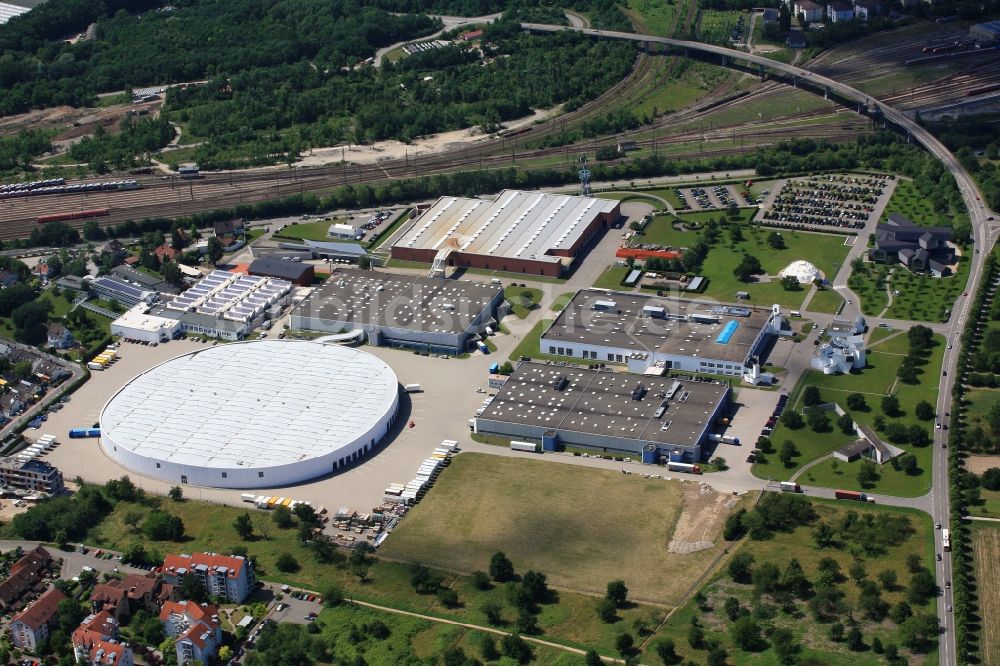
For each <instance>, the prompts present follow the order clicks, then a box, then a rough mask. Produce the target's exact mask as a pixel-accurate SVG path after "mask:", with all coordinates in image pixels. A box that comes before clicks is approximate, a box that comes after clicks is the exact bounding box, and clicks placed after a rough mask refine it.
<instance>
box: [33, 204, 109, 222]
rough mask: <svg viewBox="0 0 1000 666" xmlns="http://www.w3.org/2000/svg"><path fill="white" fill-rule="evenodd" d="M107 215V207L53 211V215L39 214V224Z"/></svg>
mask: <svg viewBox="0 0 1000 666" xmlns="http://www.w3.org/2000/svg"><path fill="white" fill-rule="evenodd" d="M106 215H108V209H107V208H92V209H90V210H75V211H73V212H71V213H52V214H51V215H39V216H38V224H45V223H46V222H65V221H67V220H86V219H88V218H91V217H105V216H106Z"/></svg>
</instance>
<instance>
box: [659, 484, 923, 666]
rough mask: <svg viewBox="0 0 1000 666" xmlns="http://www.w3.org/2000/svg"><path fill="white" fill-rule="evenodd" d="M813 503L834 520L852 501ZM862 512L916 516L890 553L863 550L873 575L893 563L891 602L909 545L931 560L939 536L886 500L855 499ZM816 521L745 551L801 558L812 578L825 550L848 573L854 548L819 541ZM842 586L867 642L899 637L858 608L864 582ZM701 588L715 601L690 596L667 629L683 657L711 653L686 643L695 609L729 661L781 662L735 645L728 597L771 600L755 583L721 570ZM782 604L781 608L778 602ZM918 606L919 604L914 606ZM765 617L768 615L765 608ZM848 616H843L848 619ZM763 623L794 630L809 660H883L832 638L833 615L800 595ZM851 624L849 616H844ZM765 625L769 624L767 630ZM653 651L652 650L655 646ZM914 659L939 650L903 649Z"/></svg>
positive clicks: (748, 602) (853, 663)
mask: <svg viewBox="0 0 1000 666" xmlns="http://www.w3.org/2000/svg"><path fill="white" fill-rule="evenodd" d="M812 503H813V507H814V508H815V509H816V512H817V513H818V514H819V520H822V521H824V522H826V523H828V524H836V523H837V522H838V521H840V520H842V519H843V518H844V517H845V515H846V514H847V512H848V508H846V507H841V506H837V505H835V504H834V503H833V502H832V501H823V500H818V501H817V500H813V502H812ZM850 508H851V509H853V510H855V511H858V512H859V513H862V514H869V513H871V514H874V513H876V512H878V511H888V512H892V513H902V514H904V515H907V516H908V517H909V518H910V521H911V525H912V526H913V527H914V528H915V532H914V533H913V534H911V535H910V536H909V537H908V538H907V539H905V540H904V541H902V542H901V543H899V544H897V545H896V546H895V547H892V548H890V549H888V550H887V551H886V552H885V553H884V554H882V555H878V556H867V557H865V556H862V557H861V558H860V559H861V561H862V562H863V564H864V566H865V568H866V570H867V574H868V577H869V579H874V577H875V576H877V575H878V573H879V572H881V571H883V570H888V569H892V570H894V571H895V572H896V573H897V575H898V585H897V586H896V588H895V589H893V590H891V591H889V590H883V593H882V598H883V599H884V600H885V601H887V602H890V603H895V602H897V601H899V600H901V599H903V598H904V596H905V594H904V592H903V586H905V585H906V584H907V581H908V580H909V576H910V574H909V571H908V569H907V567H906V564H905V558H906V556H907V555H908V554H909V553H912V552H916V553H918V554H920V555H921V556H922V557H923V558H924V563H925V566H928V567H930V566H931V565H932V562H933V561H932V558H933V539H932V538H931V532H932V531H933V530H932V527H931V525H930V519H929V518H928V517H927V516H926V515H924V514H921V513H919V512H916V511H909V510H906V509H896V508H894V507H883V508H881V509H871V508H867V507H850ZM811 531H812V528H811V527H800V528H797V529H795V530H794V531H790V532H778V533H776V534H775V535H774V537H773V538H771V539H768V540H763V541H746V542H745V543H743V544H742V545H740V546H739V548H740V552H747V553H750V554H751V555H752V556H753V557H754V560H755V562H756V563H757V564H760V563H763V562H772V563H774V564H776V565H777V566H778V567H779V568H780V569H784V567H785V565H786V564H787V563H788V561H789V560H790V559H792V558H795V559H797V560H798V561H799V563H800V564H801V565H802V569H803V571H804V573H805V575H806V577H807V578H809V579H810V580H815V579H816V577H817V573H818V571H817V565H818V562H819V560H820V558H822V557H831V558H833V559H834V560H836V561H837V563H838V564H839V565H840V568H841V570H842V571H843V573H844V574H845V575H846V574H847V571H848V569H849V568H850V566H851V564H853V562H854V558H853V557H852V555H851V554H850V553H849V552H848V550H849V549H848V548H828V549H823V550H820V549H817V548H816V547H815V546H814V543H813V540H812V538H811V536H810V532H811ZM837 587H838V589H840V590H842V591H843V592H844V594H845V597H844V601H845V603H846V604H847V605H848V606H849V607H850V606H853V607H854V608H855V610H854V612H853V617H854V619H855V620H856V621H858V622H859V623H860V624H859V627H860V628H861V630H862V633H863V635H864V641H865V643H866V644H867V645H870V644H871V640H872V637H873V636H878V637H879V639H880V640H881V641H882V642H883V643H889V642H892V643H896V644H897V645H898V643H899V640H898V638H897V637H896V633H897V632H896V628H895V625H894V624H893V623H892V622H891V621H889V620H886V621H884V622H882V623H874V622H872V621H870V620H866V619H864V618H863V616H862V614H861V612H860V611H858V610H857V606H856V605H857V601H858V598H859V588H858V586H856V585H855V584H854V583H853V582H851V581H844V582H842V583H840V584H839V585H838V586H837ZM701 591H702V593H703V594H704V595H705V596H706V597H707V603H708V604H709V606H710V609H709V610H707V611H704V610H702V609H700V608H698V606H697V604H696V603H695V602H694V601H690V602H688V603H687V604H685V605H684V606H683V607H681V608H679V609H678V610H677V611H676V612H675V613H674V614H673V615H672V616H671V617H670V619H669V620H668V622H667V624H666V626H665V627H664V630H663V632H662V635H665V636H669V637H670V638H672V639H673V640H674V643H675V645H676V646H677V652H678V653H679V654H681V655H682V656H683V657H684V658H685V659H693V660H694V661H695V663H698V664H702V663H705V661H704V659H705V656H706V653H705V652H704V651H701V650H693V649H692V648H691V647H690V646H689V644H688V640H687V637H688V629H689V627H690V622H691V619H692V618H693V617H697V618H698V619H699V621H700V623H701V625H702V627H704V629H705V632H706V634H707V636H708V637H710V638H715V639H718V640H719V641H720V642H721V643H722V645H723V646H724V647H725V648H726V649H727V650H728V651H729V660H728V661H727V662H726V663H727V664H740V665H747V666H750V665H753V666H756V665H758V664H761V665H763V666H778V665H779V664H780V663H781V661H780V660H779V658H778V656H777V655H776V654H775V653H774V651H773V650H772V649H770V648H768V649H766V650H764V651H762V652H756V653H748V652H743V651H741V650H739V649H738V648H736V647H735V646H734V644H733V642H732V639H731V637H730V632H729V627H730V626H731V624H732V623H731V622H730V621H729V619H728V618H727V617H726V615H725V613H724V612H723V604H724V602H725V600H726V598H727V597H729V596H733V597H736V598H737V599H738V600H739V601H740V602H741V605H743V606H744V607H749V608H754V607H757V606H762V605H767V604H764V603H762V602H761V601H759V600H756V599H755V598H754V596H753V592H752V590H751V586H749V585H739V584H737V583H735V582H733V581H732V579H730V578H729V576H728V574H726V573H725V571H724V570H723V571H722V572H720V573H719V574H717V575H715V576H713V578H712V580H711V581H710V582H709V583H708V584H707V585H705V586H704V587H703V588H702V590H701ZM774 610H775V611H777V608H776V607H774ZM915 610H919V609H915ZM922 610H926V611H933V601H932V602H930V603H929V604H928V605H927V607H926V608H924V609H922ZM765 617H766V616H765ZM842 621H843V619H842ZM760 623H761V624H762V625H764V626H774V627H783V628H785V629H788V630H789V631H791V632H792V635H793V636H794V638H795V639H796V642H798V643H799V644H800V645H801V651H800V652H799V653H798V654H796V657H797V658H798V659H800V660H801V659H806V658H810V657H811V658H813V659H814V661H812V662H810V663H821V664H826V665H828V666H862V665H866V666H867V665H869V664H870V665H872V666H874V665H876V664H882V663H884V661H883V659H882V657H881V656H879V655H877V654H874V653H873V652H872V651H871V649H870V648H866V650H865V651H862V652H852V651H850V650H848V648H847V647H846V645H845V644H844V643H834V642H833V641H831V640H830V639H829V638H828V632H829V626H830V624H832V622H831V623H819V622H817V621H815V620H814V619H813V616H812V615H811V614H810V613H809V611H808V610H807V609H806V608H805V604H804V603H803V602H801V601H798V602H796V610H795V612H794V613H791V614H787V613H784V612H777V614H776V615H775V616H774V617H773V618H771V619H761V620H760ZM845 624H846V622H845ZM765 633H766V631H765ZM650 652H652V651H650ZM901 654H902V655H904V656H905V657H906V658H908V659H909V662H908V663H911V664H934V663H937V662H936V655H935V654H934V653H931V654H929V655H926V656H923V657H922V656H919V655H908V654H907V653H906V652H905V651H903V652H902V653H901ZM646 657H647V659H646V660H645V663H649V664H652V663H660V662H659V661H658V660H657V659H656V656H655V653H652V654H650V653H647V655H646Z"/></svg>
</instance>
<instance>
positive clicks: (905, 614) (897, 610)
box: [889, 601, 913, 624]
mask: <svg viewBox="0 0 1000 666" xmlns="http://www.w3.org/2000/svg"><path fill="white" fill-rule="evenodd" d="M912 615H913V610H912V609H911V608H910V604H908V603H906V602H905V601H900V602H899V603H897V604H896V605H895V606H893V607H892V609H891V610H890V611H889V619H890V620H892V621H893V622H895V623H896V624H903V623H904V622H906V620H907V619H908V618H910V617H911V616H912Z"/></svg>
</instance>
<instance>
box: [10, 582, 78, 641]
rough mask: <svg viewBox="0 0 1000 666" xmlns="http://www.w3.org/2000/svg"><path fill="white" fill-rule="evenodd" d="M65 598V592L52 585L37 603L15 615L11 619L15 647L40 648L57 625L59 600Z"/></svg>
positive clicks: (11, 632) (11, 635)
mask: <svg viewBox="0 0 1000 666" xmlns="http://www.w3.org/2000/svg"><path fill="white" fill-rule="evenodd" d="M65 598H66V595H65V594H63V593H62V592H60V591H59V590H57V589H56V588H54V587H50V588H49V589H48V590H46V591H45V594H43V595H42V596H40V597H38V600H37V601H35V603H33V604H31V605H30V606H28V607H27V608H25V609H24V610H23V611H21V612H20V613H18V614H17V615H15V616H14V617H13V619H12V620H11V621H10V637H11V640H12V641H13V643H14V647H16V648H19V649H21V650H30V651H32V652H35V651H36V650H38V646H39V645H41V644H42V643H43V642H44V641H45V639H46V638H48V636H49V629H51V628H52V627H53V626H54V625H55V620H56V611H57V610H59V602H60V601H62V600H63V599H65Z"/></svg>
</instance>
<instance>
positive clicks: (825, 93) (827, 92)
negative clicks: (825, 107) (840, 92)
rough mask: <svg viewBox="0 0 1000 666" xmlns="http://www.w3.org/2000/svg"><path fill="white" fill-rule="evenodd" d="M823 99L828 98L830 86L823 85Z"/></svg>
mask: <svg viewBox="0 0 1000 666" xmlns="http://www.w3.org/2000/svg"><path fill="white" fill-rule="evenodd" d="M823 99H830V86H823Z"/></svg>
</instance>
